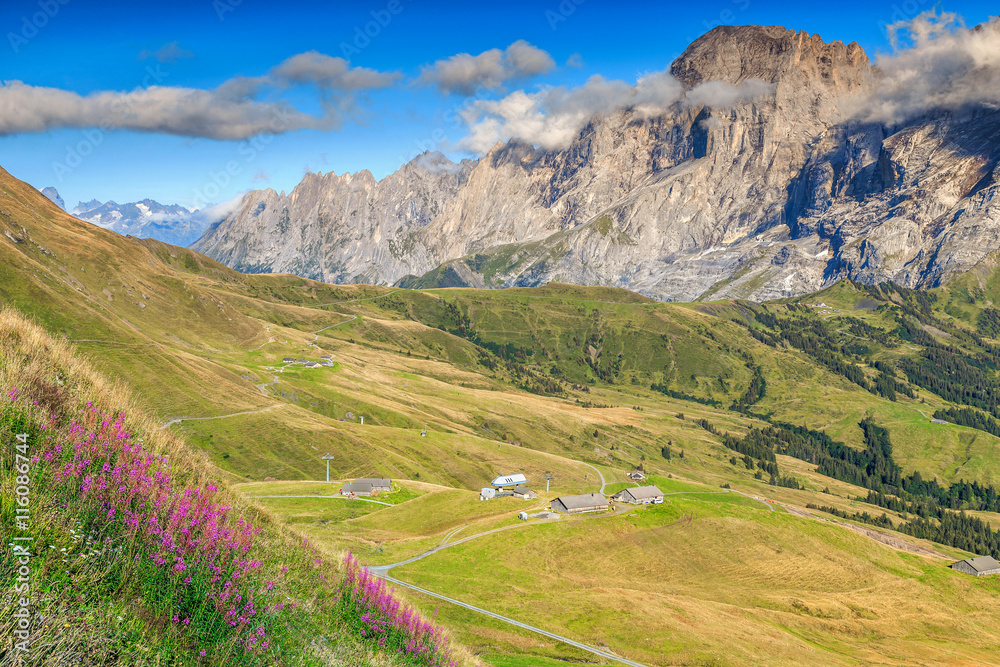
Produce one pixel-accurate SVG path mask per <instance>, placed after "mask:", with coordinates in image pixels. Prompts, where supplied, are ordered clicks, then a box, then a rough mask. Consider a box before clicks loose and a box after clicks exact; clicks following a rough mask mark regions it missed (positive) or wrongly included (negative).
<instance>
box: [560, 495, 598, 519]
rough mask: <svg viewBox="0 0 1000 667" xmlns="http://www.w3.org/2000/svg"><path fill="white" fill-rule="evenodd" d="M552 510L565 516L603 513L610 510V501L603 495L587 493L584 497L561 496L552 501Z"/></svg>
mask: <svg viewBox="0 0 1000 667" xmlns="http://www.w3.org/2000/svg"><path fill="white" fill-rule="evenodd" d="M552 509H553V510H555V511H556V512H563V513H564V514H582V513H583V512H603V511H604V510H606V509H608V499H607V498H605V497H604V494H603V493H585V494H583V495H582V496H560V497H558V498H556V499H555V500H553V501H552Z"/></svg>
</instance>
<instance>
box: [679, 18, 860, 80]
mask: <svg viewBox="0 0 1000 667" xmlns="http://www.w3.org/2000/svg"><path fill="white" fill-rule="evenodd" d="M870 68H871V63H870V62H869V60H868V55H867V54H866V53H865V51H864V49H862V48H861V47H860V46H859V45H858V44H857V42H851V43H850V44H844V43H843V42H840V41H835V42H829V43H827V42H824V41H823V38H822V37H820V36H819V35H810V34H809V33H807V32H805V31H796V30H789V29H787V28H784V27H782V26H776V25H774V26H760V25H747V26H728V25H726V26H719V27H717V28H714V29H712V30H711V31H709V32H707V33H705V34H704V35H702V36H701V37H699V38H698V39H696V40H695V41H693V42H692V43H691V45H690V46H688V48H687V49H685V51H684V53H682V54H681V55H680V56H679V57H678V58H677V60H675V61H674V62H673V64H672V65H671V67H670V73H671V74H673V76H675V77H676V78H678V79H679V80H680V81H682V82H683V83H684V84H685V85H687V86H696V85H698V84H700V83H705V82H708V81H725V82H727V83H732V84H738V83H742V82H743V81H746V80H748V79H760V80H761V81H764V82H766V83H778V82H779V81H781V80H783V79H786V78H788V77H789V76H790V75H792V76H793V78H799V76H795V75H806V76H807V77H809V78H814V79H818V80H821V81H824V82H826V83H828V84H831V83H832V84H834V85H838V84H839V85H849V84H850V83H852V82H853V83H857V82H859V81H860V76H859V75H863V74H867V72H868V71H869V70H870Z"/></svg>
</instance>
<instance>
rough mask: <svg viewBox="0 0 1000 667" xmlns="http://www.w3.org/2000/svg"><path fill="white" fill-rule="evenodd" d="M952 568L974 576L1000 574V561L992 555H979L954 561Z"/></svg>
mask: <svg viewBox="0 0 1000 667" xmlns="http://www.w3.org/2000/svg"><path fill="white" fill-rule="evenodd" d="M951 569H953V570H958V571H959V572H965V573H966V574H971V575H972V576H974V577H985V576H986V575H988V574H1000V563H998V562H997V561H996V559H995V558H993V557H992V556H977V557H976V558H966V559H965V560H960V561H958V562H957V563H952V566H951Z"/></svg>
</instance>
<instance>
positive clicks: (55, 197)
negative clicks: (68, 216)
mask: <svg viewBox="0 0 1000 667" xmlns="http://www.w3.org/2000/svg"><path fill="white" fill-rule="evenodd" d="M42 194H43V195H45V196H46V197H48V198H49V201H51V202H52V203H53V204H55V205H56V206H58V207H59V208H61V209H62V210H64V211H65V210H66V202H64V201H63V198H62V197H60V196H59V191H58V190H56V189H55V188H53V187H48V188H42Z"/></svg>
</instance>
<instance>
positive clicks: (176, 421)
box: [160, 403, 287, 430]
mask: <svg viewBox="0 0 1000 667" xmlns="http://www.w3.org/2000/svg"><path fill="white" fill-rule="evenodd" d="M283 405H287V403H276V404H275V405H269V406H267V407H266V408H262V409H260V410H248V411H247V412H234V413H233V414H231V415H219V416H218V417H176V418H174V419H171V420H170V421H168V422H167V423H165V424H164V425H163V426H161V427H160V429H161V430H162V429H165V428H167V427H168V426H171V425H173V424H179V423H181V422H189V421H205V420H207V419H225V418H226V417H239V416H240V415H255V414H258V413H261V412H267V411H268V410H270V409H271V408H280V407H281V406H283Z"/></svg>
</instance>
